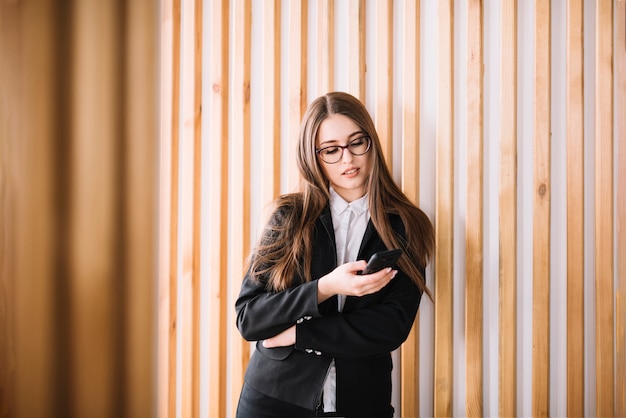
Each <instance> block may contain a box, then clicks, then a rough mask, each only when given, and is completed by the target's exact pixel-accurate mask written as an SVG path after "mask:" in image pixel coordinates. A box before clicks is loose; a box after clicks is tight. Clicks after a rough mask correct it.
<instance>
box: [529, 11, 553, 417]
mask: <svg viewBox="0 0 626 418" xmlns="http://www.w3.org/2000/svg"><path fill="white" fill-rule="evenodd" d="M534 30H535V45H534V46H535V50H534V52H535V65H534V69H535V77H534V81H535V85H534V128H533V132H534V157H533V163H534V168H533V189H534V190H533V351H532V353H533V360H532V363H533V366H532V367H533V370H532V412H533V416H536V417H539V416H548V415H549V413H550V321H549V318H550V195H551V181H550V137H551V134H552V133H551V124H550V115H551V112H550V108H551V101H550V85H551V84H550V83H551V81H550V71H551V62H550V50H551V48H550V30H551V29H550V3H549V2H545V1H541V0H537V1H535V28H534Z"/></svg>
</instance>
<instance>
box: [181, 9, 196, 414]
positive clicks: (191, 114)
mask: <svg viewBox="0 0 626 418" xmlns="http://www.w3.org/2000/svg"><path fill="white" fill-rule="evenodd" d="M196 7H197V4H196V1H195V0H182V2H181V17H182V23H183V24H181V74H180V83H181V84H180V91H181V96H180V99H181V100H180V112H181V114H180V137H179V160H178V164H179V166H178V169H179V179H178V180H179V184H178V187H179V189H178V192H179V194H178V202H177V204H178V207H179V209H178V210H179V213H178V215H179V229H178V236H177V239H178V240H179V252H178V254H177V257H178V258H179V261H178V263H179V264H178V276H179V277H178V291H179V296H178V297H179V300H180V302H181V303H180V304H179V306H178V315H179V317H178V322H177V328H178V330H179V333H180V334H179V336H178V338H179V340H180V343H179V347H180V351H181V353H180V359H181V364H180V366H179V367H180V383H179V385H180V387H181V389H180V391H181V392H180V393H181V401H180V408H181V409H180V411H182V412H180V413H182V415H183V416H189V417H197V416H198V405H199V399H200V398H199V396H200V393H199V387H198V382H199V375H198V373H197V372H196V370H199V368H200V364H199V349H200V338H199V327H200V323H199V319H200V318H199V306H198V302H199V292H200V271H199V250H200V248H199V246H200V240H199V238H200V236H199V232H198V228H199V223H198V222H199V220H200V218H199V216H200V212H199V211H200V209H201V206H200V201H199V200H198V197H199V194H198V187H199V183H198V182H199V180H200V178H199V174H200V171H199V170H200V167H199V163H198V158H199V155H200V154H199V153H200V149H199V148H198V145H199V144H198V140H197V138H198V137H197V135H198V134H199V133H198V129H199V128H200V127H201V114H200V112H199V108H198V105H199V103H198V96H197V94H198V93H197V89H201V88H202V86H201V85H197V83H198V81H199V80H198V78H197V68H196V66H197V65H201V56H199V55H198V53H197V47H198V46H197V44H196V43H197V42H198V38H197V35H196V31H197V30H199V31H201V30H202V27H201V26H199V27H198V26H197V24H198V21H197V18H196V12H201V10H197V9H196ZM198 60H200V61H199V62H198ZM175 111H176V110H175ZM177 389H178V388H177Z"/></svg>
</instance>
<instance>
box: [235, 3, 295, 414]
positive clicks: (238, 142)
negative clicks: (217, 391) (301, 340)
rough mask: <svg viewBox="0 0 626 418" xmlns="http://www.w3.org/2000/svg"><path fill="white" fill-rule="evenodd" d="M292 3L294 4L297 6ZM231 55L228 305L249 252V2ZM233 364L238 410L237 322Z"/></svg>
mask: <svg viewBox="0 0 626 418" xmlns="http://www.w3.org/2000/svg"><path fill="white" fill-rule="evenodd" d="M295 3H296V2H293V3H292V4H295ZM232 13H233V16H232V26H233V27H232V30H231V33H232V40H231V42H232V54H233V63H234V65H233V67H232V69H231V76H230V78H231V85H232V86H233V89H232V91H231V92H230V103H229V104H230V111H229V120H230V131H229V133H228V137H229V139H230V144H231V145H230V149H229V153H230V154H231V161H232V164H231V166H230V167H229V177H230V182H231V196H230V198H229V209H228V213H229V227H230V235H229V245H228V251H229V271H228V276H229V277H230V279H229V281H228V286H229V294H230V301H229V306H235V300H236V298H237V296H238V295H239V291H240V289H241V281H242V279H243V276H244V274H245V271H244V260H245V258H246V257H247V256H248V252H249V251H250V54H251V38H250V36H251V27H250V23H251V15H252V5H251V1H250V0H237V1H235V2H234V3H233V11H232ZM228 331H229V334H228V344H229V348H230V349H229V353H230V357H229V359H230V360H229V365H230V375H229V377H230V393H231V398H230V402H229V403H230V410H231V411H236V410H237V403H238V400H239V394H240V393H241V388H242V387H243V376H244V373H245V370H246V366H247V365H248V360H249V359H250V344H249V343H248V342H247V341H245V340H244V339H243V338H242V337H241V334H239V330H237V328H236V327H235V325H234V321H232V322H231V324H229V326H228Z"/></svg>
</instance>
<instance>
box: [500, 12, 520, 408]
mask: <svg viewBox="0 0 626 418" xmlns="http://www.w3.org/2000/svg"><path fill="white" fill-rule="evenodd" d="M500 28H501V29H500V36H501V40H500V80H501V88H500V99H499V100H500V102H499V106H500V112H499V116H500V202H499V207H500V225H499V230H500V244H499V249H500V308H499V312H500V325H499V326H500V330H499V331H500V342H499V363H498V366H499V368H500V376H499V385H498V386H499V393H498V395H499V413H500V416H509V417H510V416H515V415H517V395H516V393H517V367H516V365H517V1H516V0H506V1H503V2H502V5H501V16H500Z"/></svg>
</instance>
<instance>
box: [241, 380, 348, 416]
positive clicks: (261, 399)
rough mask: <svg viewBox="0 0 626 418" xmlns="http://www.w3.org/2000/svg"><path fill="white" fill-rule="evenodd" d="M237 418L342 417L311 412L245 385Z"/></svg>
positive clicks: (318, 411) (319, 411)
mask: <svg viewBox="0 0 626 418" xmlns="http://www.w3.org/2000/svg"><path fill="white" fill-rule="evenodd" d="M236 417H237V418H316V417H341V415H337V414H336V413H334V412H330V413H325V412H324V411H323V410H317V411H314V410H309V409H306V408H301V407H299V406H296V405H292V404H289V403H287V402H283V401H279V400H278V399H274V398H271V397H269V396H266V395H264V394H262V393H260V392H258V391H256V390H254V389H252V388H251V387H250V385H248V384H246V383H244V385H243V389H242V390H241V396H240V397H239V405H238V406H237V415H236Z"/></svg>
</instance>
